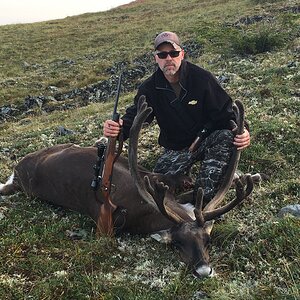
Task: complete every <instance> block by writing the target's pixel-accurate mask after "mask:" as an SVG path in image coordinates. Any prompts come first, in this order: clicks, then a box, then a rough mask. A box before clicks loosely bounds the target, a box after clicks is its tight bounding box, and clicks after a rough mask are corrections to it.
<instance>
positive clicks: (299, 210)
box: [278, 204, 300, 218]
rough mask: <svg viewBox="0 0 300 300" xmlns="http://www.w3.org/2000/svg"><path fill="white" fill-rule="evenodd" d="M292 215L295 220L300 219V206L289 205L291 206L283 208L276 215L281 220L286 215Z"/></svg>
mask: <svg viewBox="0 0 300 300" xmlns="http://www.w3.org/2000/svg"><path fill="white" fill-rule="evenodd" d="M288 214H290V215H293V216H295V217H297V218H300V204H291V205H287V206H285V207H283V208H282V209H281V210H280V211H279V213H278V217H279V218H283V217H284V216H286V215H288Z"/></svg>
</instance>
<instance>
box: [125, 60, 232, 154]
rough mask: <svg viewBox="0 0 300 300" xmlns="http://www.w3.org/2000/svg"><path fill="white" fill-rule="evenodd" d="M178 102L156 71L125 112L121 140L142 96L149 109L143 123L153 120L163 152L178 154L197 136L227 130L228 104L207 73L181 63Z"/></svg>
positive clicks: (212, 78)
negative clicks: (156, 125) (149, 112)
mask: <svg viewBox="0 0 300 300" xmlns="http://www.w3.org/2000/svg"><path fill="white" fill-rule="evenodd" d="M180 86H181V92H180V96H179V98H177V97H176V94H175V92H174V90H173V89H172V87H171V86H170V84H169V82H168V81H167V80H166V78H165V77H164V75H163V72H162V71H161V70H160V69H157V71H155V73H154V74H153V75H152V76H151V77H149V78H148V79H147V80H146V81H145V82H144V83H143V84H142V85H141V86H140V88H139V89H138V93H137V95H136V97H135V99H134V104H133V105H132V106H130V107H129V108H127V110H126V113H125V115H124V116H123V117H122V119H123V124H124V126H123V131H124V137H125V138H128V136H129V131H130V128H131V125H132V122H133V119H134V117H135V115H136V103H137V100H138V99H139V97H140V96H141V95H145V96H146V100H147V102H148V105H149V106H151V107H152V108H153V112H152V114H151V115H150V116H149V118H148V119H147V120H146V121H147V122H149V123H150V122H151V121H152V120H153V119H154V117H155V118H156V120H157V123H158V125H159V127H160V135H159V140H158V141H159V144H160V145H161V146H163V147H165V148H167V149H172V150H181V149H184V148H187V147H189V146H190V145H191V143H192V142H193V141H194V139H195V138H196V137H197V136H198V135H199V133H200V132H201V131H202V130H203V129H206V130H207V131H208V132H211V131H214V130H216V129H229V128H230V123H229V120H231V119H233V120H234V114H233V110H232V100H231V98H230V97H229V96H228V94H227V93H226V92H225V91H224V89H223V88H222V87H221V86H220V84H219V83H218V81H217V80H216V78H215V77H214V76H213V75H212V74H211V73H210V72H208V71H206V70H204V69H202V68H200V67H198V66H196V65H194V64H192V63H190V62H188V61H186V60H183V61H182V64H181V67H180Z"/></svg>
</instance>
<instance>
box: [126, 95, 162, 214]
mask: <svg viewBox="0 0 300 300" xmlns="http://www.w3.org/2000/svg"><path fill="white" fill-rule="evenodd" d="M151 113H152V108H151V107H148V105H147V102H146V97H145V96H144V95H142V96H140V98H139V99H138V103H137V114H136V116H135V118H134V121H133V124H132V126H131V129H130V133H129V148H128V161H129V170H130V174H131V176H132V178H133V181H134V183H135V185H136V187H137V189H138V192H139V194H140V195H141V196H142V198H143V199H144V200H145V201H146V202H148V203H149V204H151V205H152V206H153V207H155V209H157V210H158V207H157V206H156V204H155V201H154V200H153V197H152V196H151V194H150V193H149V192H148V190H147V189H146V188H145V183H144V179H143V178H141V176H140V172H139V167H138V163H137V149H138V138H139V134H140V131H141V129H142V127H143V124H144V122H145V120H146V119H147V117H148V116H149V115H150V114H151Z"/></svg>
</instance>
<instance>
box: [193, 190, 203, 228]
mask: <svg viewBox="0 0 300 300" xmlns="http://www.w3.org/2000/svg"><path fill="white" fill-rule="evenodd" d="M202 207H203V189H202V188H199V189H198V191H197V197H196V203H195V209H194V214H195V217H196V221H197V224H198V225H199V226H201V227H202V226H203V225H204V223H205V220H204V217H203V212H202Z"/></svg>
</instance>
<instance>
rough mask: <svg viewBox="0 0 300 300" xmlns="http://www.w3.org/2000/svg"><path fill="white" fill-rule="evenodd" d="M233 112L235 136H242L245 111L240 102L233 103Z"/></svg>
mask: <svg viewBox="0 0 300 300" xmlns="http://www.w3.org/2000/svg"><path fill="white" fill-rule="evenodd" d="M233 111H234V114H235V118H236V121H237V134H242V133H243V132H244V123H245V110H244V106H243V103H242V102H241V101H240V100H236V101H235V103H234V105H233Z"/></svg>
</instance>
